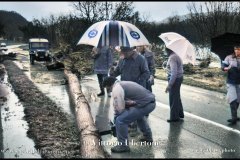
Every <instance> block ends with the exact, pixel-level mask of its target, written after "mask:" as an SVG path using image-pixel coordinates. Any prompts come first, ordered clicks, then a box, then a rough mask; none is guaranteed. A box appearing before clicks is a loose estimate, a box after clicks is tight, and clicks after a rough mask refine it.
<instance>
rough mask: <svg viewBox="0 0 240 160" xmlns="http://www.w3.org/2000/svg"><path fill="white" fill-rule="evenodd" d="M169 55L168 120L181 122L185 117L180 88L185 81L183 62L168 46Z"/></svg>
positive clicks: (166, 90)
mask: <svg viewBox="0 0 240 160" xmlns="http://www.w3.org/2000/svg"><path fill="white" fill-rule="evenodd" d="M166 52H167V54H168V56H169V58H168V62H167V68H168V85H167V87H166V89H165V92H166V93H168V92H169V103H170V119H168V120H167V122H179V121H181V119H180V118H184V113H183V106H182V101H181V94H180V88H181V84H182V82H183V63H182V60H181V58H180V57H179V56H178V55H177V54H176V53H175V52H173V51H172V50H170V49H168V48H166Z"/></svg>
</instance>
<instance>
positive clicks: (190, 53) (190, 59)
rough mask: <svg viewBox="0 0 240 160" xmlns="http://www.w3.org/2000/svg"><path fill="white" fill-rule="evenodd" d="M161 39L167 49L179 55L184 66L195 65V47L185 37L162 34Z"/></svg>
mask: <svg viewBox="0 0 240 160" xmlns="http://www.w3.org/2000/svg"><path fill="white" fill-rule="evenodd" d="M159 37H160V38H161V39H162V40H163V42H164V43H165V45H166V47H167V48H169V49H171V50H172V51H174V52H175V53H176V54H177V55H179V57H180V58H181V59H182V61H183V63H184V64H187V63H192V64H193V65H194V64H195V60H196V53H195V50H194V47H193V45H192V44H191V43H190V42H189V41H188V40H187V39H186V38H185V37H183V36H182V35H180V34H177V33H175V32H166V33H162V34H161V35H160V36H159Z"/></svg>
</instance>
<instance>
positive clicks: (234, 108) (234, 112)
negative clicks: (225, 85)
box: [230, 100, 239, 120]
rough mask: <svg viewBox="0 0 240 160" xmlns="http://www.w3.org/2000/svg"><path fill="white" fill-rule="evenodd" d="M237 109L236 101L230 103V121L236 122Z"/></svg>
mask: <svg viewBox="0 0 240 160" xmlns="http://www.w3.org/2000/svg"><path fill="white" fill-rule="evenodd" d="M238 107H239V103H238V102H237V100H234V101H232V102H231V103H230V109H231V114H232V119H233V120H237V118H238V117H237V110H238Z"/></svg>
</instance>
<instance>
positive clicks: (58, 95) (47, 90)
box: [35, 83, 75, 121]
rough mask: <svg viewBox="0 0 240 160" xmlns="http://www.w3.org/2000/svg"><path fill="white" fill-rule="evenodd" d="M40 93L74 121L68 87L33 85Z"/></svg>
mask: <svg viewBox="0 0 240 160" xmlns="http://www.w3.org/2000/svg"><path fill="white" fill-rule="evenodd" d="M35 85H36V86H37V87H38V89H39V90H40V91H42V92H43V93H44V94H45V95H46V96H48V97H49V98H50V99H51V100H53V101H54V102H55V103H56V104H57V106H59V107H61V108H62V109H63V111H64V112H66V113H67V114H68V115H69V116H70V117H71V119H72V120H73V121H74V120H75V116H74V110H73V107H71V104H70V100H69V96H68V87H67V86H66V85H56V84H40V83H35Z"/></svg>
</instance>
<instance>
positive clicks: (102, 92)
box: [97, 90, 105, 97]
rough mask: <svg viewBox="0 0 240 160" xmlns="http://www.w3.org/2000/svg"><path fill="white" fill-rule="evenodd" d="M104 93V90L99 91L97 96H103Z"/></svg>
mask: <svg viewBox="0 0 240 160" xmlns="http://www.w3.org/2000/svg"><path fill="white" fill-rule="evenodd" d="M104 94H105V93H104V90H103V91H101V92H100V93H98V94H97V96H98V97H99V96H104Z"/></svg>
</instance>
